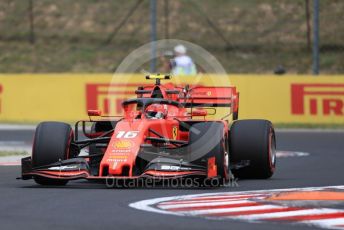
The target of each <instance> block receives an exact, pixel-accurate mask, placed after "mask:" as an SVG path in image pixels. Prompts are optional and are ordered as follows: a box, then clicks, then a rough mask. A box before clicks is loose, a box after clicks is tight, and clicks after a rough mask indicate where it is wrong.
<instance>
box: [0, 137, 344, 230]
mask: <svg viewBox="0 0 344 230" xmlns="http://www.w3.org/2000/svg"><path fill="white" fill-rule="evenodd" d="M32 135H33V131H31V130H23V131H16V130H12V131H7V130H1V131H0V141H24V142H31V141H32ZM277 149H278V150H287V151H302V152H308V153H310V155H309V156H305V157H290V158H279V159H278V162H277V164H278V165H277V171H276V173H275V174H274V176H273V177H272V178H271V179H269V180H242V181H238V184H239V187H225V188H215V189H195V188H193V189H183V188H149V189H147V188H135V189H107V188H106V187H105V186H104V185H102V184H90V183H89V182H82V181H80V182H78V181H75V182H70V183H69V184H68V185H67V186H65V187H61V188H58V187H53V188H51V187H42V186H37V185H35V184H34V182H33V181H31V180H29V181H21V180H16V179H15V178H16V177H17V176H19V175H20V168H19V167H18V166H0V175H1V176H0V198H1V200H0V228H1V229H2V230H5V229H37V230H38V229H51V230H53V229H83V230H85V229H105V228H108V229H227V230H228V229H312V228H311V227H308V226H306V225H302V226H299V225H288V224H278V225H277V224H274V223H259V224H252V223H246V222H241V221H235V220H209V219H203V218H197V217H179V216H172V215H163V214H157V213H151V212H145V211H140V210H136V209H133V208H131V207H129V206H128V205H129V204H130V203H132V202H136V201H140V200H145V199H151V198H158V197H166V196H176V195H187V194H199V193H209V192H229V191H233V192H234V191H247V190H259V189H265V190H266V189H279V188H294V187H310V186H311V187H313V186H332V185H343V184H344V176H343V175H344V166H343V165H344V132H338V131H335V132H331V131H327V132H318V131H317V132H310V131H302V132H299V131H296V132H293V131H291V132H290V131H289V132H284V131H281V132H277Z"/></svg>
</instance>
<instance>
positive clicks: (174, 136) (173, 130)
mask: <svg viewBox="0 0 344 230" xmlns="http://www.w3.org/2000/svg"><path fill="white" fill-rule="evenodd" d="M177 136H178V128H177V127H176V126H174V127H173V129H172V137H173V140H176V139H177Z"/></svg>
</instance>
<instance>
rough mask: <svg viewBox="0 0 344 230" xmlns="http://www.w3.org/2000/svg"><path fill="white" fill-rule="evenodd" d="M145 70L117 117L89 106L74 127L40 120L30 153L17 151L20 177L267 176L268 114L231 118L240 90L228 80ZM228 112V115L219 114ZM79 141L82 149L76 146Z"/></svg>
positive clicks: (271, 156) (271, 152)
mask: <svg viewBox="0 0 344 230" xmlns="http://www.w3.org/2000/svg"><path fill="white" fill-rule="evenodd" d="M146 78H147V79H154V80H155V84H152V85H148V86H145V87H138V89H137V90H136V91H135V93H136V94H137V98H134V99H129V100H126V101H124V102H123V103H122V106H123V112H124V115H123V117H121V118H118V119H115V118H114V117H102V116H101V114H100V111H98V110H89V111H88V114H89V116H90V120H87V121H86V120H82V121H78V122H77V123H76V124H75V130H74V131H73V129H72V128H71V126H70V125H69V124H66V123H61V122H42V123H40V124H39V125H38V126H37V128H36V133H35V138H34V143H33V148H32V156H31V157H26V158H23V159H22V176H21V179H24V180H27V179H34V180H35V181H36V182H37V183H38V184H41V185H65V184H66V183H67V182H68V181H69V180H75V179H88V180H107V179H109V178H111V179H113V180H115V181H128V180H138V179H147V178H149V179H150V180H154V181H165V179H176V178H179V179H185V178H196V179H198V182H204V181H206V180H212V181H214V180H215V181H217V182H218V183H217V184H218V185H221V184H225V183H227V182H228V181H229V180H230V179H231V178H232V176H233V175H234V176H236V177H239V178H261V179H263V178H269V177H271V176H272V174H273V172H274V170H275V162H276V157H275V152H276V150H275V145H276V144H275V133H274V129H273V126H272V124H271V122H270V121H267V120H238V109H239V108H238V105H239V94H238V92H237V91H236V88H235V87H234V86H230V87H205V86H189V85H186V86H184V87H178V86H174V85H173V84H172V83H167V84H161V83H160V82H161V80H162V79H170V77H169V76H161V75H150V76H147V77H146ZM221 107H222V109H226V111H227V114H226V115H225V116H224V117H223V118H222V119H217V120H215V119H213V120H210V119H208V117H209V116H210V115H214V114H216V110H217V109H220V108H221ZM91 117H92V119H91ZM228 117H231V120H233V121H232V122H228V121H227V120H225V118H228ZM95 118H96V119H95ZM89 123H91V124H89ZM88 124H89V125H88ZM87 127H91V128H87ZM83 149H86V150H87V149H88V154H80V152H85V151H82V150H83ZM199 184H202V183H199Z"/></svg>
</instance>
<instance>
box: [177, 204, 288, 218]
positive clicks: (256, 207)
mask: <svg viewBox="0 0 344 230" xmlns="http://www.w3.org/2000/svg"><path fill="white" fill-rule="evenodd" d="M279 207H281V206H277V205H264V204H263V205H253V206H245V207H235V208H215V209H203V210H190V211H180V212H178V213H184V214H186V215H193V216H198V215H207V214H215V213H230V212H243V211H256V210H264V209H271V208H279Z"/></svg>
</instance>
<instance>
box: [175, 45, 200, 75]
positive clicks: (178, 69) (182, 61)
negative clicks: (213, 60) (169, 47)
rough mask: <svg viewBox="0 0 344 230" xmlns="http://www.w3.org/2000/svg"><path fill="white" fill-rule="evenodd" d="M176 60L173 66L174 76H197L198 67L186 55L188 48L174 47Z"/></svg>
mask: <svg viewBox="0 0 344 230" xmlns="http://www.w3.org/2000/svg"><path fill="white" fill-rule="evenodd" d="M174 53H175V58H174V60H173V64H172V74H173V75H195V74H197V70H196V65H195V64H194V62H193V61H192V59H191V57H189V56H188V55H186V48H185V46H183V45H177V46H176V47H174Z"/></svg>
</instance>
